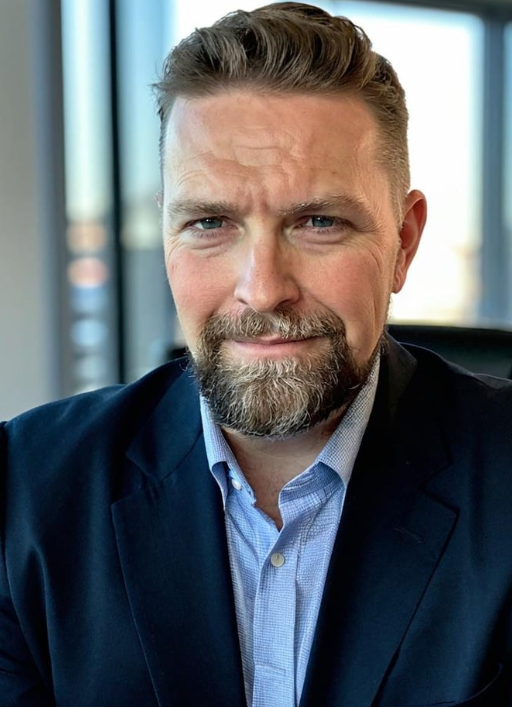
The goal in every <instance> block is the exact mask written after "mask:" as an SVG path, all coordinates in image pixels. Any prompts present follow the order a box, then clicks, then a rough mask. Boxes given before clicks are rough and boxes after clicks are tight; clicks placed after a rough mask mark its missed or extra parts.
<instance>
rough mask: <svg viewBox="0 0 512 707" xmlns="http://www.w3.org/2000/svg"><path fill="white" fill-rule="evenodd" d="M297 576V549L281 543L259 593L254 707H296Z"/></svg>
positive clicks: (268, 562) (270, 557) (268, 561)
mask: <svg viewBox="0 0 512 707" xmlns="http://www.w3.org/2000/svg"><path fill="white" fill-rule="evenodd" d="M296 572H297V549H296V547H295V548H294V547H293V546H291V545H287V546H283V544H282V543H281V542H280V541H278V542H277V543H276V544H275V545H274V547H273V548H272V550H271V552H270V553H269V555H268V557H267V558H266V560H265V562H264V563H263V566H262V568H261V571H260V577H259V582H258V588H257V591H256V600H255V606H254V622H253V659H254V682H253V700H252V705H253V707H295V615H296V591H295V578H296Z"/></svg>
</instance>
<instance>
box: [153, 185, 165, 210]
mask: <svg viewBox="0 0 512 707" xmlns="http://www.w3.org/2000/svg"><path fill="white" fill-rule="evenodd" d="M155 201H156V204H157V206H158V208H159V209H161V208H162V206H163V203H164V192H163V189H160V190H159V191H157V193H156V194H155Z"/></svg>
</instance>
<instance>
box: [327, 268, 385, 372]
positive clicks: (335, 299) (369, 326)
mask: <svg viewBox="0 0 512 707" xmlns="http://www.w3.org/2000/svg"><path fill="white" fill-rule="evenodd" d="M391 281H392V267H391V268H390V266H389V263H388V262H387V261H384V262H383V261H381V260H379V259H378V258H375V257H373V256H372V255H371V254H366V257H357V258H346V259H344V262H343V263H340V264H339V266H338V267H337V268H336V269H335V270H334V271H331V272H330V273H329V275H327V273H324V276H323V277H322V278H321V279H319V287H321V289H322V292H323V296H322V294H321V293H320V292H318V299H321V300H322V302H323V304H324V306H327V307H328V308H329V309H331V310H332V311H333V312H334V313H335V314H337V315H338V316H339V317H340V318H341V319H343V321H344V322H345V326H346V328H347V338H348V341H349V344H350V345H351V347H352V348H353V350H354V352H359V353H360V357H361V361H362V360H366V359H367V358H368V356H370V355H371V353H372V352H373V350H374V348H375V346H376V344H377V341H378V339H379V336H380V334H381V332H382V328H383V326H384V324H385V321H386V318H387V312H388V307H389V299H390V295H391Z"/></svg>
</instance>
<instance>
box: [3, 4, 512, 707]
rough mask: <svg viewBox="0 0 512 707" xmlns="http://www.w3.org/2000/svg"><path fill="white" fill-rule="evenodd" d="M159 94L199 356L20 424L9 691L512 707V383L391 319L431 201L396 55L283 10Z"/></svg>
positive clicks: (243, 19)
mask: <svg viewBox="0 0 512 707" xmlns="http://www.w3.org/2000/svg"><path fill="white" fill-rule="evenodd" d="M157 94H158V101H159V107H160V116H161V119H162V140H161V159H162V176H163V195H162V206H163V231H164V247H165V259H166V265H167V270H168V275H169V281H170V283H171V288H172V291H173V295H174V299H175V302H176V307H177V310H178V314H179V318H180V321H181V325H182V328H183V332H184V335H185V338H186V341H187V344H188V347H189V349H190V352H191V364H190V367H189V368H188V369H187V368H186V365H185V363H184V362H178V363H173V364H169V365H167V366H164V367H163V368H161V369H159V370H156V371H154V372H152V373H150V374H149V375H148V376H147V377H146V378H144V379H142V380H141V381H139V382H137V383H134V384H133V385H129V386H125V387H116V388H112V389H108V390H105V391H99V392H97V393H92V394H88V395H85V396H80V397H78V398H75V399H71V400H68V401H64V402H59V403H56V404H51V405H49V406H45V407H43V408H42V409H39V410H36V411H33V412H29V413H27V414H25V415H23V416H21V417H20V418H18V419H16V420H14V421H12V422H10V423H8V424H6V425H5V426H4V427H3V429H2V436H1V464H2V467H1V468H2V492H1V493H2V496H1V497H2V500H3V507H2V542H3V554H2V558H3V560H2V561H3V566H2V572H1V575H0V577H1V579H0V582H1V583H0V601H1V603H0V695H2V697H0V704H1V705H3V706H4V707H14V706H16V707H29V706H30V707H34V706H37V707H42V706H44V707H48V706H50V705H52V706H53V705H58V707H86V706H87V707H92V706H96V705H105V706H108V707H127V706H133V707H146V706H147V707H156V706H157V705H159V706H160V707H174V706H179V707H184V706H190V707H192V706H194V707H198V706H202V705H207V706H210V705H211V706H216V707H221V706H222V707H227V706H229V707H236V706H238V705H240V706H242V705H251V706H252V707H292V706H296V705H299V704H300V705H301V707H320V706H321V707H324V706H326V707H370V705H373V707H408V706H409V707H413V706H416V707H419V705H423V706H427V705H440V704H450V705H459V704H460V705H468V706H469V705H470V706H471V707H482V706H483V705H486V706H489V705H492V706H493V707H500V706H504V705H511V704H512V697H511V694H512V693H511V675H512V655H511V636H512V626H511V616H512V613H511V606H510V601H511V597H512V594H511V583H512V553H511V552H510V538H511V537H512V513H511V512H510V509H511V508H512V483H511V480H512V479H511V476H512V474H511V466H512V435H511V433H510V421H511V418H512V386H511V385H510V383H507V382H505V381H500V380H498V379H491V378H486V377H484V376H473V375H471V374H469V373H467V372H465V371H463V370H462V369H458V368H455V367H454V366H452V365H450V364H448V363H447V362H445V361H443V360H442V359H439V358H438V357H437V356H435V355H434V354H432V353H430V352H427V351H424V350H416V349H414V348H411V350H410V351H409V352H408V351H406V350H405V349H403V348H402V347H400V346H399V345H397V344H396V342H393V341H392V340H391V339H389V338H388V337H386V336H385V335H384V334H383V331H384V328H385V322H386V315H387V309H388V304H389V298H390V295H391V293H392V292H398V291H399V290H400V289H401V288H402V286H403V284H404V281H405V277H406V274H407V271H408V268H409V265H410V263H411V261H412V259H413V257H414V254H415V252H416V249H417V247H418V243H419V240H420V236H421V232H422V229H423V225H424V221H425V214H426V208H425V199H424V197H423V195H422V194H421V193H420V192H418V191H409V174H408V166H407V165H408V161H407V142H406V125H407V112H406V108H405V102H404V96H403V91H402V89H401V87H400V84H399V82H398V79H397V77H396V75H395V73H394V71H393V69H392V68H391V66H390V65H389V64H388V63H387V62H386V61H385V60H384V59H383V58H381V57H379V56H378V55H376V54H375V53H374V52H373V51H372V50H371V46H370V43H369V40H368V39H367V38H366V36H365V35H364V34H363V32H362V31H361V30H359V29H358V28H356V27H354V26H353V25H352V24H351V23H350V22H349V21H348V20H345V19H342V18H333V17H331V16H329V15H328V14H327V13H325V12H323V11H321V10H319V9H317V8H315V7H313V6H310V5H303V4H300V3H277V4H275V5H271V6H268V7H265V8H261V9H259V10H255V11H254V12H251V13H246V12H239V13H234V14H232V15H229V16H227V17H226V18H224V19H223V20H221V21H220V22H219V23H217V24H215V25H214V26H213V27H210V28H207V29H202V30H197V31H196V32H194V33H193V34H192V35H191V36H190V37H189V38H188V39H186V40H185V41H184V42H182V43H181V44H180V45H179V46H178V47H177V48H176V49H175V50H174V51H173V52H172V53H171V55H170V57H169V58H168V60H167V62H166V65H165V69H164V74H163V77H162V80H161V81H160V83H159V84H158V86H157ZM200 394H201V395H200Z"/></svg>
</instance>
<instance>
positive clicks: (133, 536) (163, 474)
mask: <svg viewBox="0 0 512 707" xmlns="http://www.w3.org/2000/svg"><path fill="white" fill-rule="evenodd" d="M171 401H172V402H171ZM200 430H201V428H200V415H199V406H198V400H197V392H196V391H195V390H194V386H193V383H192V382H191V380H190V378H189V377H188V376H187V375H183V376H181V378H180V379H179V380H178V381H177V382H176V383H175V384H174V386H173V389H172V391H170V392H169V393H168V394H167V395H166V396H165V397H164V399H163V400H162V402H161V403H160V404H159V405H158V407H157V408H156V410H155V412H154V414H153V415H152V417H151V418H150V420H149V421H148V423H147V425H146V427H145V429H143V430H142V431H141V433H140V434H139V435H138V437H137V438H136V439H135V441H134V443H133V444H132V446H131V448H130V449H129V451H128V457H129V459H130V462H129V464H131V465H132V466H131V469H130V468H129V467H128V468H127V474H126V477H127V478H128V477H130V476H131V477H132V478H138V479H140V478H141V474H140V469H142V470H143V471H144V472H145V473H146V474H147V475H148V482H147V483H145V484H143V486H142V488H138V489H137V490H135V491H133V490H132V492H131V493H129V494H128V495H126V496H125V497H124V498H123V499H121V500H120V501H117V502H116V503H115V504H113V506H112V514H113V520H114V526H115V532H116V538H117V544H118V550H119V556H120V560H121V566H122V570H123V574H124V579H125V584H126V590H127V593H128V598H129V602H130V606H131V610H132V613H133V617H134V621H135V625H136V627H137V631H138V633H139V637H140V641H141V644H142V648H143V651H144V655H145V658H146V662H147V665H148V668H149V672H150V674H151V678H152V681H153V686H154V689H155V693H156V695H157V699H158V703H159V705H160V707H172V706H173V705H180V707H197V705H206V704H207V705H211V707H225V705H230V706H232V707H238V706H240V707H241V706H242V705H245V697H244V687H243V678H242V668H241V661H240V650H239V643H238V635H237V627H236V618H235V612H234V603H233V590H232V585H231V574H230V569H229V561H228V553H227V545H226V539H225V528H224V513H223V509H222V501H221V496H220V493H219V490H218V488H217V487H216V484H215V481H214V479H213V478H212V476H211V474H210V472H209V470H208V465H207V460H206V453H205V450H204V443H203V438H202V434H201V431H200ZM137 472H138V473H137Z"/></svg>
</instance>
